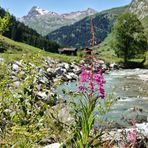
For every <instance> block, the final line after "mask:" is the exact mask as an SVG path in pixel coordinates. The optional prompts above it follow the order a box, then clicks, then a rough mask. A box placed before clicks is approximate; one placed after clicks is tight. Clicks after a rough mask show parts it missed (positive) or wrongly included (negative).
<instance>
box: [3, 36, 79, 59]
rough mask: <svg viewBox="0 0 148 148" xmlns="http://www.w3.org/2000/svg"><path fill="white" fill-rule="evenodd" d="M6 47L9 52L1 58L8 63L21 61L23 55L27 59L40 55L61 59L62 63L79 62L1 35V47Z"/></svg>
mask: <svg viewBox="0 0 148 148" xmlns="http://www.w3.org/2000/svg"><path fill="white" fill-rule="evenodd" d="M1 44H2V46H4V47H5V48H6V49H7V50H6V51H5V52H4V53H0V57H2V58H4V59H5V60H6V61H7V62H9V61H13V60H19V59H21V56H22V55H24V54H25V55H26V57H29V56H33V55H34V54H40V55H41V56H45V57H50V58H53V59H59V60H61V61H65V62H70V61H75V60H78V59H77V57H70V56H66V55H59V54H55V53H50V52H46V51H43V50H41V49H39V48H36V47H33V46H30V45H28V44H24V43H21V42H15V41H13V40H11V39H9V38H6V37H4V36H1V35H0V45H1Z"/></svg>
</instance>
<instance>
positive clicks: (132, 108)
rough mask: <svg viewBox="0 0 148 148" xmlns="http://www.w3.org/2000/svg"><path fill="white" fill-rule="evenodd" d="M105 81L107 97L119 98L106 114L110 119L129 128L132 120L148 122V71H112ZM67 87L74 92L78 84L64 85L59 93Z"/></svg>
mask: <svg viewBox="0 0 148 148" xmlns="http://www.w3.org/2000/svg"><path fill="white" fill-rule="evenodd" d="M140 77H141V78H147V80H142V79H141V78H140ZM105 81H106V83H105V93H106V95H107V96H109V95H111V96H112V98H113V97H114V98H117V101H116V102H115V104H114V105H113V106H112V107H111V109H110V111H109V112H108V113H107V114H106V117H107V118H108V119H111V120H113V121H115V122H116V123H118V124H119V125H120V126H127V123H128V121H129V120H131V119H136V120H137V121H138V122H142V121H146V120H148V69H128V70H118V71H112V72H110V73H109V74H105ZM65 87H68V89H69V90H72V91H73V90H76V89H77V86H76V82H72V83H69V84H68V85H65V84H63V85H62V86H61V87H60V88H59V90H58V91H59V92H61V91H62V89H63V88H65Z"/></svg>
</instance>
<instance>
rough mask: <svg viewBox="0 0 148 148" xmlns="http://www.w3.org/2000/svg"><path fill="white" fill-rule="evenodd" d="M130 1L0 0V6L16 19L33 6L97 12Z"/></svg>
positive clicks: (60, 10)
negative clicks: (91, 9)
mask: <svg viewBox="0 0 148 148" xmlns="http://www.w3.org/2000/svg"><path fill="white" fill-rule="evenodd" d="M131 1H132V0H0V6H1V7H3V8H5V9H8V10H9V12H10V13H11V14H13V15H14V16H16V17H22V16H24V15H26V14H27V13H28V11H29V10H30V9H31V8H32V7H33V6H39V7H41V8H43V9H46V10H49V11H54V12H58V13H60V14H61V13H67V12H73V11H78V10H85V9H87V8H93V9H96V10H97V11H101V10H105V9H109V8H113V7H118V6H124V5H127V4H129V3H130V2H131Z"/></svg>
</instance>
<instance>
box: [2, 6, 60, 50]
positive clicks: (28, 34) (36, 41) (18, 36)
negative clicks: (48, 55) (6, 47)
mask: <svg viewBox="0 0 148 148" xmlns="http://www.w3.org/2000/svg"><path fill="white" fill-rule="evenodd" d="M5 13H6V11H5V10H4V9H3V8H1V7H0V17H3V16H4V15H5ZM3 35H4V36H6V37H8V38H10V39H13V40H15V41H19V42H23V43H27V44H29V45H32V46H35V47H38V48H41V49H43V50H46V51H50V52H57V49H58V47H59V45H58V44H57V43H56V42H51V41H49V40H48V39H46V38H45V37H43V36H41V35H40V34H38V33H37V32H36V31H35V30H33V29H31V28H29V27H27V26H25V25H24V24H23V23H21V22H19V21H17V20H16V18H15V17H14V16H11V20H10V26H9V30H8V31H6V32H5V33H4V34H3Z"/></svg>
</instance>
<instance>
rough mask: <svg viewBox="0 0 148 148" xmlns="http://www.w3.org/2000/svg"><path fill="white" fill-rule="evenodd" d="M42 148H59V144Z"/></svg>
mask: <svg viewBox="0 0 148 148" xmlns="http://www.w3.org/2000/svg"><path fill="white" fill-rule="evenodd" d="M44 148H60V144H59V143H53V144H50V145H47V146H45V147H44Z"/></svg>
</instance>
